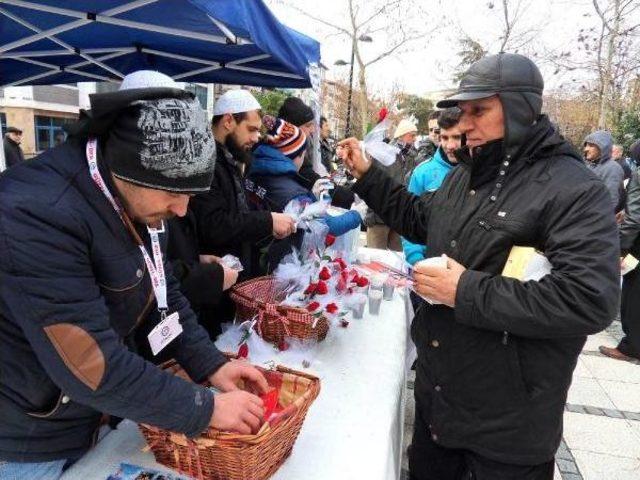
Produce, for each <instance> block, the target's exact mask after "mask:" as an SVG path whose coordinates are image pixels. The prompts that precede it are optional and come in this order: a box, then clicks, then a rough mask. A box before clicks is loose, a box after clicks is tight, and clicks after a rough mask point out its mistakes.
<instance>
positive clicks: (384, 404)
mask: <svg viewBox="0 0 640 480" xmlns="http://www.w3.org/2000/svg"><path fill="white" fill-rule="evenodd" d="M371 252H373V256H374V257H375V259H379V260H384V261H387V262H388V263H391V262H393V261H394V257H393V256H392V255H391V254H389V253H388V252H383V251H371ZM405 293H406V292H405ZM410 315H411V307H410V301H409V298H408V295H404V294H401V293H400V291H398V290H397V291H396V294H395V296H394V299H393V300H392V301H386V302H383V303H382V308H381V311H380V315H379V316H370V315H369V314H368V313H365V317H364V318H363V319H362V320H352V321H351V323H350V325H349V327H348V328H346V329H344V328H335V329H333V330H332V331H331V333H330V334H329V335H328V336H327V338H326V340H325V341H324V342H322V343H321V347H319V351H318V353H317V356H316V358H315V360H314V362H313V364H312V365H311V367H310V369H309V371H310V372H311V373H314V374H316V375H317V376H318V377H320V379H321V392H320V395H319V396H318V398H317V399H316V401H315V402H314V404H313V405H312V406H311V408H310V410H309V413H308V414H307V418H306V420H305V422H304V425H303V427H302V431H301V432H300V436H299V437H298V440H297V441H296V444H295V446H294V449H293V452H292V454H291V456H290V457H289V458H288V459H287V460H286V462H285V463H284V464H283V465H282V467H281V468H280V470H278V472H277V473H276V474H275V475H274V476H273V477H272V478H273V479H275V480H285V479H286V480H293V479H303V478H304V479H305V480H316V479H317V480H329V479H332V480H334V479H335V480H349V479H354V480H361V479H367V480H377V479H379V480H390V479H394V478H396V479H397V478H400V466H401V465H400V464H401V458H402V436H403V427H404V406H405V397H404V395H405V388H404V387H405V377H406V366H407V364H408V363H410V362H408V357H410V356H412V354H411V353H410V351H409V348H408V347H409V345H410V342H409V341H408V323H409V321H410V320H411V318H410ZM409 360H410V359H409ZM294 368H299V366H294ZM144 446H145V442H144V439H143V438H142V436H141V434H140V433H139V432H138V429H137V426H136V425H135V424H134V423H132V422H129V421H125V422H123V423H122V424H120V426H119V427H118V429H117V430H114V431H112V432H110V433H108V434H107V435H106V436H105V437H104V438H103V439H102V440H101V441H100V442H99V443H98V445H97V446H96V448H95V449H94V450H92V451H91V452H89V453H88V454H87V455H86V456H85V457H83V458H82V459H81V460H80V461H79V462H78V463H76V464H75V465H74V466H73V467H72V468H71V469H69V470H68V471H67V472H66V473H65V475H64V476H63V480H87V479H105V478H106V477H107V476H108V475H109V474H110V473H112V472H115V471H116V469H117V468H118V465H119V464H120V463H121V462H127V463H132V464H136V465H142V466H146V467H153V468H156V469H159V470H162V469H163V468H162V467H161V466H159V465H158V464H157V463H155V461H154V459H153V455H152V454H151V453H143V452H142V451H141V450H142V448H143V447H144Z"/></svg>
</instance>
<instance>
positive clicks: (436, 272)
mask: <svg viewBox="0 0 640 480" xmlns="http://www.w3.org/2000/svg"><path fill="white" fill-rule="evenodd" d="M465 270H466V268H464V267H463V266H462V265H460V264H459V263H458V262H456V261H455V260H453V259H451V258H448V257H447V268H442V267H436V266H429V265H420V263H416V265H415V267H414V271H413V272H414V273H413V279H414V280H415V282H416V284H415V290H416V292H417V293H419V294H420V295H423V296H425V297H427V298H430V299H431V300H435V301H437V302H440V303H442V304H444V305H447V306H449V307H452V308H453V307H455V305H456V290H457V289H458V282H459V281H460V277H461V276H462V273H463V272H464V271H465Z"/></svg>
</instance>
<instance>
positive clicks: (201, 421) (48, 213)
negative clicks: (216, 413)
mask: <svg viewBox="0 0 640 480" xmlns="http://www.w3.org/2000/svg"><path fill="white" fill-rule="evenodd" d="M101 170H102V175H103V177H104V179H105V182H107V183H108V184H109V183H110V181H109V180H110V176H109V172H108V171H106V170H105V169H103V168H102V166H101ZM110 189H111V192H112V193H114V194H115V193H116V191H115V189H114V188H113V186H112V185H110ZM136 231H137V232H138V234H139V236H140V237H141V238H142V239H143V241H145V243H146V244H147V250H148V251H149V252H150V251H151V248H150V245H149V235H148V233H147V232H146V229H145V228H144V227H142V226H136ZM160 240H161V246H162V248H163V250H164V251H165V252H166V235H165V234H161V235H160ZM163 257H164V258H165V260H166V256H163ZM165 267H166V269H167V299H168V304H169V309H170V311H172V312H176V311H177V312H179V314H180V323H181V325H182V328H183V333H182V334H181V335H180V336H179V337H178V338H176V339H175V340H174V341H173V342H172V343H171V344H170V345H171V347H172V348H173V351H174V352H175V355H176V357H175V358H176V359H177V360H178V362H179V363H180V364H181V365H182V366H183V367H184V368H185V370H186V371H187V372H188V374H189V375H190V376H191V378H193V379H194V380H195V381H200V380H204V379H206V377H207V376H208V375H210V374H212V373H214V372H215V371H216V369H217V368H219V367H220V366H221V365H222V364H223V363H224V362H225V361H226V360H225V358H224V357H223V355H222V354H221V353H220V352H219V351H218V350H217V349H216V348H215V346H214V345H213V343H211V341H210V340H209V337H208V336H207V334H206V332H205V331H204V330H203V329H202V328H200V326H198V324H197V322H196V317H195V315H194V313H193V311H192V310H191V308H189V304H188V303H187V301H186V299H185V298H184V297H183V296H182V294H181V293H180V290H179V285H178V282H177V281H175V279H174V278H173V276H172V275H171V269H170V265H169V263H168V262H165ZM157 320H158V315H157V304H156V301H155V298H154V295H153V290H152V288H151V282H150V278H149V274H148V271H147V269H146V266H145V262H144V260H143V258H142V254H141V252H140V250H139V248H138V246H137V245H136V243H135V242H134V240H133V239H132V232H131V231H128V230H127V228H125V226H124V225H123V223H122V221H121V220H120V218H119V217H118V215H117V214H116V212H115V211H114V210H113V208H112V207H111V204H110V203H109V202H108V201H107V199H106V198H105V197H104V195H103V194H102V192H101V191H100V190H99V189H98V188H97V187H96V186H95V184H94V183H93V181H92V180H91V177H90V176H89V169H88V167H87V162H86V158H85V145H84V143H80V142H79V141H75V140H72V141H68V142H66V143H64V144H62V145H61V146H59V147H56V148H54V149H51V150H47V151H46V152H45V153H43V154H42V155H40V156H39V157H37V158H36V159H34V160H31V161H29V162H26V163H23V164H21V165H18V166H16V167H13V168H11V169H10V170H8V171H7V172H6V173H4V174H3V175H2V177H0V344H1V345H2V347H1V348H0V461H1V460H9V461H16V462H41V461H50V460H55V459H72V458H77V457H79V456H80V455H82V454H83V453H84V452H85V451H86V450H88V449H89V448H90V447H91V445H92V442H93V441H94V440H95V434H96V433H97V429H98V425H99V421H100V417H101V415H102V414H103V413H107V414H111V415H114V416H117V417H121V418H129V419H131V420H134V421H137V422H143V423H149V424H152V425H157V426H160V427H162V428H165V429H167V430H172V431H176V432H184V433H186V434H188V435H191V436H195V435H198V434H199V433H201V432H202V431H203V430H204V429H206V428H207V427H208V425H209V421H210V419H211V413H212V411H213V394H212V393H211V391H209V390H208V389H206V388H204V387H201V386H199V385H195V384H191V383H187V382H186V381H185V380H183V379H181V378H178V377H176V376H174V375H171V374H168V373H165V372H162V371H160V369H159V368H158V367H156V366H155V365H152V364H150V363H149V362H147V361H145V360H144V359H143V358H142V357H141V356H139V355H138V354H137V353H135V352H132V351H130V350H129V349H128V348H127V345H129V346H130V347H131V348H134V347H135V342H134V341H133V337H134V335H135V334H136V332H137V330H138V329H139V328H141V327H142V326H144V325H146V324H148V323H149V322H157ZM154 325H155V323H154Z"/></svg>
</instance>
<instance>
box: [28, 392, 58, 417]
mask: <svg viewBox="0 0 640 480" xmlns="http://www.w3.org/2000/svg"><path fill="white" fill-rule="evenodd" d="M63 397H64V394H63V393H62V392H61V391H60V392H59V393H58V397H57V400H56V402H55V404H54V405H53V407H50V408H43V409H42V411H36V412H26V413H27V415H29V416H30V417H36V418H49V417H51V416H53V415H55V414H56V413H57V412H58V411H59V410H60V408H61V407H62V406H63V405H64V403H63V402H62V398H63Z"/></svg>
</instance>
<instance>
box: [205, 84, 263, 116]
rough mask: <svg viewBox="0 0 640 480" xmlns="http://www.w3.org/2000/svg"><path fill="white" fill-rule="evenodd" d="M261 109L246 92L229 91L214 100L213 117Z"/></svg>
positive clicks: (254, 99) (249, 93)
mask: <svg viewBox="0 0 640 480" xmlns="http://www.w3.org/2000/svg"><path fill="white" fill-rule="evenodd" d="M261 108H262V107H261V106H260V104H259V103H258V101H257V100H256V97H254V96H253V95H251V92H249V91H248V90H240V89H238V90H229V91H227V92H226V93H225V94H224V95H222V96H221V97H220V98H219V99H218V100H216V103H215V105H214V106H213V116H214V117H216V116H218V115H224V114H225V113H244V112H251V111H253V110H260V109H261Z"/></svg>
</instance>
